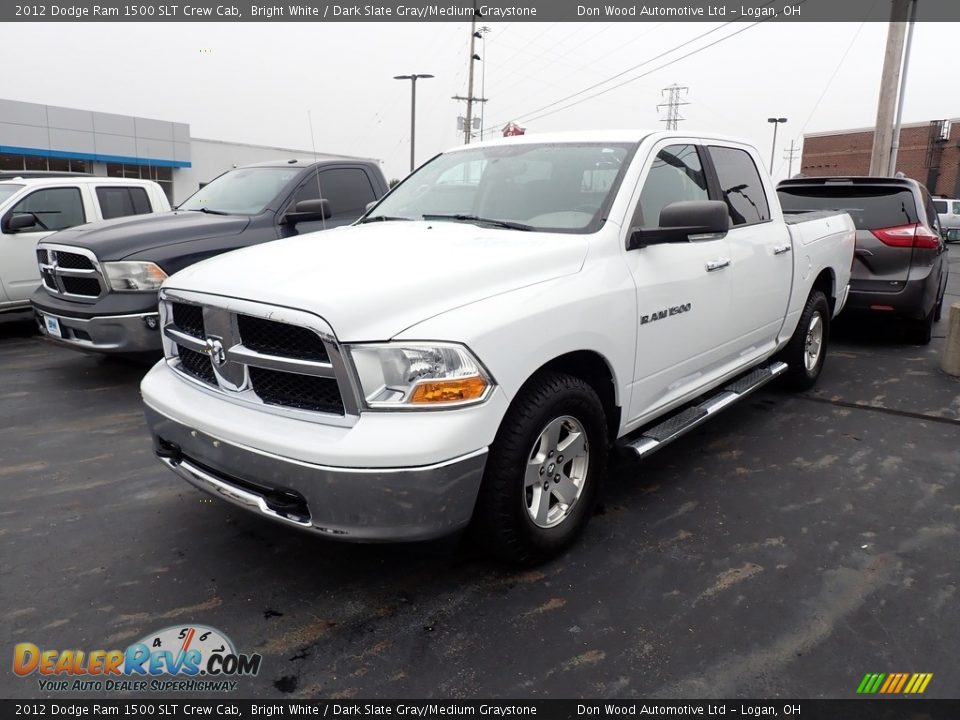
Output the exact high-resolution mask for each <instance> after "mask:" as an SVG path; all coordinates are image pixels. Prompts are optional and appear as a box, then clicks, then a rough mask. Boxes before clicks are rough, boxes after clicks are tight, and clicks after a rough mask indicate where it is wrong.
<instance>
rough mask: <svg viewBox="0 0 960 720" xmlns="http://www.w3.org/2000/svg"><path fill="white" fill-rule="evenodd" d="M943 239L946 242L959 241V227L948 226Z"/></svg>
mask: <svg viewBox="0 0 960 720" xmlns="http://www.w3.org/2000/svg"><path fill="white" fill-rule="evenodd" d="M943 239H944V240H946V241H947V242H960V228H949V229H948V230H946V232H944V234H943Z"/></svg>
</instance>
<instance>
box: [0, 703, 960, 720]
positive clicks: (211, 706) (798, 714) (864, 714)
mask: <svg viewBox="0 0 960 720" xmlns="http://www.w3.org/2000/svg"><path fill="white" fill-rule="evenodd" d="M111 716H112V717H124V718H129V719H130V720H135V719H138V718H169V719H170V720H174V719H177V718H197V717H215V718H234V719H235V720H248V719H250V718H287V717H306V718H326V720H351V719H357V720H361V719H362V720H368V719H370V718H379V719H381V720H383V719H387V718H388V719H389V720H436V719H437V718H441V719H446V718H477V720H484V719H486V720H518V719H519V718H536V719H537V720H591V719H592V720H611V719H614V718H615V719H618V720H623V719H627V720H630V719H632V720H645V719H651V720H652V719H660V718H704V719H705V720H707V719H708V720H731V719H732V720H739V719H740V718H744V719H745V720H755V719H758V718H779V719H780V720H792V719H794V718H796V719H798V720H800V719H802V720H917V719H919V718H923V720H956V718H957V717H960V700H926V699H920V698H915V699H914V698H911V699H903V698H898V699H893V698H889V699H875V698H870V699H866V698H864V699H856V700H853V699H851V700H789V699H777V700H770V699H767V700H649V699H648V700H594V699H586V700H585V699H580V700H503V699H501V700H354V699H350V700H301V699H288V700H276V699H274V700H269V699H260V700H238V699H234V698H224V699H220V700H191V699H190V698H183V697H170V698H169V699H164V700H140V699H135V698H134V699H128V700H116V699H112V698H111V699H108V700H91V699H88V698H84V699H69V698H57V699H54V700H50V699H46V700H0V717H3V718H27V717H43V718H80V717H90V718H92V717H111Z"/></svg>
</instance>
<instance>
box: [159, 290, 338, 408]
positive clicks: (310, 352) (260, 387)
mask: <svg viewBox="0 0 960 720" xmlns="http://www.w3.org/2000/svg"><path fill="white" fill-rule="evenodd" d="M163 303H164V306H165V308H166V324H165V327H164V335H165V339H166V342H168V343H169V345H168V352H167V355H168V357H169V358H170V364H171V366H172V367H173V368H174V369H175V370H178V371H180V372H182V373H184V374H185V375H188V376H190V377H192V378H194V379H196V380H200V381H201V382H203V383H205V384H206V385H210V386H212V387H215V388H217V389H218V390H220V391H221V392H223V393H225V394H227V395H230V396H232V397H233V398H234V399H236V400H239V401H246V402H254V403H257V404H260V405H261V406H263V405H266V406H271V407H274V408H289V409H291V410H296V411H305V412H314V413H324V414H326V415H335V416H340V417H343V416H345V415H346V414H347V409H346V407H345V404H344V393H343V390H344V388H345V387H347V386H348V385H349V382H348V381H346V379H345V378H343V377H340V376H338V372H341V373H342V372H343V370H342V364H340V365H339V366H338V367H339V368H341V369H339V370H338V369H337V368H335V367H334V364H333V363H332V362H331V357H332V356H333V355H334V354H336V355H337V356H339V352H340V351H339V348H338V347H337V345H336V342H335V340H333V338H332V334H331V335H327V336H321V335H320V334H319V333H318V332H317V331H316V329H315V328H311V327H305V326H304V325H298V324H294V323H293V322H285V321H279V320H275V319H271V318H268V317H261V316H257V315H254V314H251V313H249V312H236V311H234V310H232V309H227V308H224V307H219V306H216V305H206V304H205V305H200V304H198V303H195V302H182V301H180V300H179V299H172V298H167V297H165V298H164V300H163ZM246 305H247V306H251V305H253V304H252V303H246ZM254 307H255V308H256V306H255V305H254ZM285 312H286V313H287V314H290V315H293V316H294V318H299V317H301V316H303V317H312V316H307V314H306V313H302V312H299V311H285ZM264 315H276V311H274V310H272V309H270V308H265V309H264ZM221 352H222V354H221ZM214 359H215V361H214Z"/></svg>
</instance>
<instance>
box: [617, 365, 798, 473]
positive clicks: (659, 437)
mask: <svg viewBox="0 0 960 720" xmlns="http://www.w3.org/2000/svg"><path fill="white" fill-rule="evenodd" d="M786 371H787V364H786V363H782V362H775V363H773V364H771V365H768V366H766V367H760V368H757V369H755V370H753V371H751V372H749V373H747V374H746V375H742V376H740V377H739V378H737V379H736V380H734V381H733V382H731V383H730V384H729V385H727V386H726V387H723V388H721V389H719V390H717V391H716V393H715V394H714V395H711V396H710V397H708V398H706V399H705V400H703V401H702V402H700V403H699V404H697V405H694V406H692V407H687V408H685V409H684V410H681V411H679V412H677V413H675V414H674V415H671V416H669V417H668V418H667V419H666V420H663V421H662V422H660V423H659V424H658V425H654V426H652V427H648V428H646V429H644V430H640V431H639V433H640V434H639V435H636V434H633V435H631V436H628V438H627V439H625V440H623V441H621V443H620V445H621V446H622V447H624V448H627V449H629V450H632V451H633V452H634V453H636V455H637V457H641V458H642V457H646V456H647V455H650V454H651V453H653V452H656V451H657V450H659V449H660V448H662V447H664V446H665V445H669V444H670V443H672V442H673V441H674V440H676V439H677V438H678V437H680V436H682V435H686V434H687V433H688V432H690V431H691V430H693V429H694V428H695V427H699V426H700V425H701V424H702V423H703V422H705V421H706V420H708V419H710V418H711V417H713V416H714V415H716V414H717V413H719V412H720V411H721V410H726V409H727V408H728V407H730V406H731V405H733V404H734V403H735V402H738V401H740V400H742V399H743V398H745V397H746V396H747V395H749V394H750V393H752V392H753V391H754V390H758V389H760V388H762V387H763V386H764V385H766V384H767V383H768V382H770V381H771V380H773V379H774V378H775V377H777V376H779V375H782V374H783V373H785V372H786Z"/></svg>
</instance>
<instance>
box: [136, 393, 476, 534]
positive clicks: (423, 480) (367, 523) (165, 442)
mask: <svg viewBox="0 0 960 720" xmlns="http://www.w3.org/2000/svg"><path fill="white" fill-rule="evenodd" d="M144 412H145V414H146V418H147V425H148V427H149V428H150V433H151V435H152V436H153V443H154V451H155V452H156V454H157V457H158V458H159V459H160V460H161V461H162V462H163V463H164V464H165V465H166V466H167V467H169V468H170V469H171V470H173V471H174V472H175V473H176V474H177V475H179V476H180V477H181V478H183V479H184V480H186V481H187V482H189V483H190V484H191V485H194V486H195V487H198V488H200V489H201V490H204V491H206V492H208V493H210V494H212V495H215V496H218V497H220V498H223V499H224V500H227V501H229V502H231V503H233V504H235V505H238V506H240V507H242V508H244V509H246V510H251V511H253V512H257V513H259V514H261V515H263V516H264V517H267V518H269V519H271V520H275V521H278V522H281V523H284V524H287V525H293V526H295V527H299V528H301V529H304V530H312V531H315V532H318V533H322V534H324V535H327V536H329V537H333V538H337V539H342V540H354V541H378V540H379V541H384V540H424V539H428V538H433V537H439V536H442V535H446V534H449V533H452V532H455V531H456V530H459V529H461V528H463V527H465V526H466V525H467V523H468V522H469V521H470V516H471V514H472V513H473V506H474V502H475V501H476V496H477V491H478V488H479V487H480V481H481V479H482V477H483V470H484V465H485V463H486V459H487V450H486V448H484V449H481V450H477V451H475V452H472V453H469V454H467V455H463V456H460V457H456V458H453V459H451V460H448V461H446V462H441V463H435V464H433V465H426V466H420V467H397V468H385V467H378V468H346V467H330V466H326V465H317V464H312V463H306V462H302V461H297V460H293V459H290V458H285V457H281V456H278V455H274V454H272V453H267V452H264V451H262V450H255V449H253V448H249V447H243V446H241V445H237V444H233V443H229V442H226V441H224V440H221V439H219V438H215V437H213V436H212V435H208V434H206V433H204V432H200V431H198V430H196V429H194V428H191V427H189V426H188V425H185V424H183V423H181V422H177V421H176V420H173V419H172V418H169V417H166V416H165V415H163V414H161V413H159V412H157V411H156V410H154V409H153V408H151V407H150V406H149V405H147V406H145V408H144Z"/></svg>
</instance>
